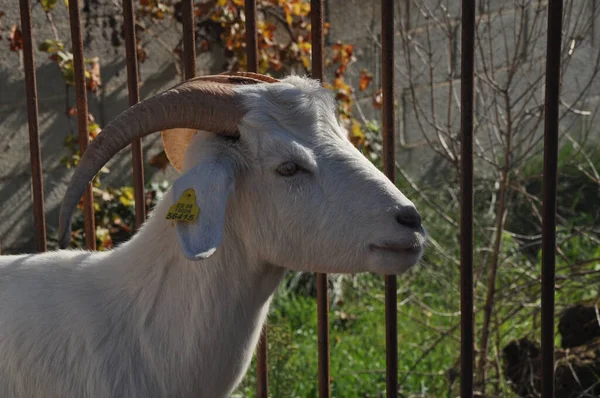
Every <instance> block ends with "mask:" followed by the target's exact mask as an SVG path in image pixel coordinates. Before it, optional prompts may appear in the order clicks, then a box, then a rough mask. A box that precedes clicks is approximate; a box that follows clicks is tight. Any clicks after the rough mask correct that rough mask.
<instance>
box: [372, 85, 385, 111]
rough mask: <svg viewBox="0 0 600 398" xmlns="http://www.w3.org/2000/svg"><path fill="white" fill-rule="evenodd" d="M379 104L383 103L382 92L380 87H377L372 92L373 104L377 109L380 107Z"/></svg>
mask: <svg viewBox="0 0 600 398" xmlns="http://www.w3.org/2000/svg"><path fill="white" fill-rule="evenodd" d="M381 105H383V93H382V92H381V89H379V90H377V91H375V93H374V94H373V106H374V107H375V108H377V109H381Z"/></svg>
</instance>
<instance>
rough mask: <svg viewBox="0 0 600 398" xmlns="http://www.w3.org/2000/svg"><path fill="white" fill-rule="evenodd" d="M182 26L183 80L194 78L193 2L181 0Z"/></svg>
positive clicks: (194, 35) (194, 34)
mask: <svg viewBox="0 0 600 398" xmlns="http://www.w3.org/2000/svg"><path fill="white" fill-rule="evenodd" d="M181 7H182V9H181V17H182V24H183V67H184V76H185V79H186V80H187V79H191V78H192V77H195V76H196V33H195V27H194V3H193V0H183V1H182V3H181Z"/></svg>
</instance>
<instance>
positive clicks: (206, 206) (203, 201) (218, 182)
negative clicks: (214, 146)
mask: <svg viewBox="0 0 600 398" xmlns="http://www.w3.org/2000/svg"><path fill="white" fill-rule="evenodd" d="M234 180H235V177H234V173H233V167H232V165H231V163H230V162H228V161H227V160H213V161H209V162H200V164H198V165H196V166H195V167H193V168H192V169H190V170H189V171H187V172H186V173H185V174H183V175H182V176H181V177H179V178H178V179H177V180H176V181H175V183H174V184H173V189H172V190H171V192H172V195H173V203H175V202H176V201H177V200H179V199H180V198H181V197H182V195H183V193H184V192H185V191H186V190H189V189H192V190H193V193H194V194H195V202H196V203H195V204H196V206H198V209H199V214H198V216H197V217H196V218H195V219H194V220H193V221H191V222H185V221H174V222H175V223H176V230H177V238H178V239H179V245H180V246H181V250H182V251H183V253H184V255H185V256H186V257H187V258H188V259H190V260H202V259H205V258H208V257H210V256H211V255H212V254H213V253H214V252H215V251H216V250H217V247H219V245H220V244H221V240H222V238H223V227H224V224H225V210H226V207H227V199H228V197H229V195H230V194H231V192H233V190H234Z"/></svg>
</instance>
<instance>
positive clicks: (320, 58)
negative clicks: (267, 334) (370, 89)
mask: <svg viewBox="0 0 600 398" xmlns="http://www.w3.org/2000/svg"><path fill="white" fill-rule="evenodd" d="M310 20H311V42H312V66H311V70H312V78H313V79H318V80H321V83H323V81H324V69H323V66H324V64H325V62H324V54H323V47H324V45H325V41H324V37H323V0H311V2H310ZM316 283H317V327H318V332H317V340H318V352H319V369H318V371H319V398H329V396H330V395H331V389H330V385H329V379H330V376H329V299H328V298H327V274H321V273H317V280H316Z"/></svg>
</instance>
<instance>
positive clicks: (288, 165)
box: [277, 162, 300, 177]
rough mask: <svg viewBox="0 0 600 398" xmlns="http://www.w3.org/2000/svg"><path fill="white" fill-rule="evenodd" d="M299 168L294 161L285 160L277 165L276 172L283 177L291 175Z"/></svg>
mask: <svg viewBox="0 0 600 398" xmlns="http://www.w3.org/2000/svg"><path fill="white" fill-rule="evenodd" d="M298 170H300V167H299V166H298V165H297V164H296V163H294V162H285V163H282V164H280V165H279V167H277V174H279V175H280V176H283V177H291V176H293V175H294V174H296V173H297V172H298Z"/></svg>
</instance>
